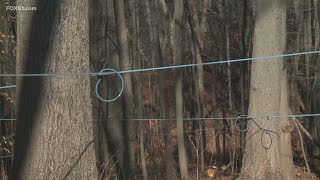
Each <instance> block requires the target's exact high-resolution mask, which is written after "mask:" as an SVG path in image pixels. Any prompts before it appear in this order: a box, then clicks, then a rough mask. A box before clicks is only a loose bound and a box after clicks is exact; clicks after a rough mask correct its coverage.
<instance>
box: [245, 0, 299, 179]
mask: <svg viewBox="0 0 320 180" xmlns="http://www.w3.org/2000/svg"><path fill="white" fill-rule="evenodd" d="M257 3H258V4H257V5H258V6H257V20H256V24H255V32H254V42H253V45H254V47H253V56H254V57H257V56H265V55H275V54H282V53H284V50H285V42H286V40H285V38H286V3H285V1H278V0H272V1H270V0H260V1H258V2H257ZM266 33H268V34H269V36H263V34H266ZM284 67H285V63H284V61H283V60H282V59H280V58H279V59H274V60H265V61H253V62H252V70H251V86H250V102H249V116H250V117H256V116H261V115H279V114H280V115H283V114H288V102H286V101H287V95H288V94H287V77H286V73H287V72H286V69H285V68H284ZM279 100H280V101H279ZM254 122H255V123H257V124H258V125H259V126H260V127H261V128H263V129H266V130H268V131H270V132H267V131H263V129H260V128H259V127H258V126H257V125H256V124H255V123H254ZM249 124H250V126H249V127H250V128H249V130H248V134H247V145H246V148H245V154H244V158H243V166H242V169H241V174H240V177H239V179H266V178H267V179H283V178H284V179H295V176H294V169H293V160H292V157H291V156H292V155H291V153H290V152H291V143H290V132H285V131H283V130H284V129H286V127H287V126H288V124H287V120H284V119H281V120H279V119H270V120H268V119H267V118H254V119H252V120H250V123H249ZM278 135H279V136H278ZM279 137H280V138H279ZM284 151H285V152H284Z"/></svg>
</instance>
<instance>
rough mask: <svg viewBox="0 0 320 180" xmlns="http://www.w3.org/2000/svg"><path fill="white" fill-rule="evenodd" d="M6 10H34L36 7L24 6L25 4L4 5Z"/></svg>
mask: <svg viewBox="0 0 320 180" xmlns="http://www.w3.org/2000/svg"><path fill="white" fill-rule="evenodd" d="M6 10H7V11H35V10H37V8H36V7H25V6H6Z"/></svg>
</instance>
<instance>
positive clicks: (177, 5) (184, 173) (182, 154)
mask: <svg viewBox="0 0 320 180" xmlns="http://www.w3.org/2000/svg"><path fill="white" fill-rule="evenodd" d="M182 15H183V1H182V0H176V1H174V16H173V19H172V21H171V25H170V26H171V27H170V29H171V35H170V36H171V38H172V39H171V48H172V57H173V62H174V63H176V64H180V63H181V36H182V34H181V33H182V31H181V26H180V23H181V22H182ZM176 78H177V80H176V89H175V95H176V117H177V140H178V152H179V164H180V175H181V179H182V180H188V179H189V173H188V162H187V153H186V147H185V142H184V128H183V93H182V81H183V79H182V71H181V69H177V73H176Z"/></svg>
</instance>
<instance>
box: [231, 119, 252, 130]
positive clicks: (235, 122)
mask: <svg viewBox="0 0 320 180" xmlns="http://www.w3.org/2000/svg"><path fill="white" fill-rule="evenodd" d="M241 117H248V116H247V115H240V116H239V117H237V119H236V120H235V121H234V126H235V127H236V129H237V130H238V131H240V132H246V131H248V129H249V125H248V124H247V128H246V129H244V130H241V129H239V128H238V126H237V122H238V121H239V119H241Z"/></svg>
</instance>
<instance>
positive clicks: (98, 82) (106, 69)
mask: <svg viewBox="0 0 320 180" xmlns="http://www.w3.org/2000/svg"><path fill="white" fill-rule="evenodd" d="M106 71H111V72H114V73H115V74H117V75H118V77H119V78H120V81H121V90H120V92H119V94H118V95H117V96H116V97H115V98H113V99H104V98H102V97H101V96H100V94H99V85H100V83H101V80H102V79H101V78H100V79H99V80H98V81H97V84H96V89H95V91H96V96H97V97H98V98H99V99H100V100H101V101H103V102H106V103H109V102H113V101H115V100H117V99H118V98H119V97H120V96H121V95H122V93H123V89H124V82H123V78H122V76H121V75H120V73H119V72H118V71H116V70H114V69H111V68H105V69H103V70H101V71H100V72H99V74H100V73H103V72H106Z"/></svg>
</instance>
